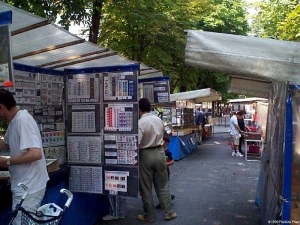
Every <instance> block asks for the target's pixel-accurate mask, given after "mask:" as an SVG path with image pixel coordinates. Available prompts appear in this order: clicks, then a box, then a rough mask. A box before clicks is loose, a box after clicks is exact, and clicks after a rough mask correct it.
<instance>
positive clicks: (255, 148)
mask: <svg viewBox="0 0 300 225" xmlns="http://www.w3.org/2000/svg"><path fill="white" fill-rule="evenodd" d="M248 153H251V154H258V153H260V146H258V145H248Z"/></svg>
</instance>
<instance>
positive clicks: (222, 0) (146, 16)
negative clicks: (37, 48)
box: [7, 0, 247, 92]
mask: <svg viewBox="0 0 300 225" xmlns="http://www.w3.org/2000/svg"><path fill="white" fill-rule="evenodd" d="M7 2H9V3H10V4H12V5H14V6H16V7H19V8H22V9H25V10H28V11H30V12H32V13H35V14H37V15H40V16H42V17H46V18H48V19H50V20H51V21H57V18H58V17H59V18H60V19H59V23H60V24H61V25H62V26H63V27H64V28H66V29H68V28H69V26H70V25H71V23H72V22H76V23H83V24H86V25H88V26H89V27H90V32H89V33H90V41H92V42H94V43H95V42H97V41H98V44H100V45H104V46H106V47H109V48H112V49H114V50H116V51H118V52H120V53H121V54H123V55H124V56H125V57H127V58H129V59H131V60H134V61H140V62H143V63H145V64H146V65H149V66H152V67H154V68H157V69H160V70H162V71H163V74H165V75H169V76H170V77H171V88H172V89H173V90H174V91H188V90H194V89H201V88H207V87H211V88H213V89H215V90H217V91H220V90H221V89H222V92H223V91H224V92H227V90H226V87H227V85H228V80H229V78H228V77H227V76H226V75H224V74H223V75H222V74H220V73H215V72H209V71H205V70H202V69H197V68H191V67H187V66H186V65H185V62H184V58H185V45H186V34H185V30H187V29H202V30H206V31H213V32H223V33H231V34H246V32H247V21H246V14H245V8H244V5H243V2H242V1H241V0H72V1H69V0H61V1H58V0H51V1H50V0H28V1H20V0H7ZM98 32H99V33H98ZM98 34H100V35H98ZM98 36H99V39H98ZM219 89H220V90H219ZM173 90H172V91H173Z"/></svg>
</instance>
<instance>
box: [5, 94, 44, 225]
mask: <svg viewBox="0 0 300 225" xmlns="http://www.w3.org/2000/svg"><path fill="white" fill-rule="evenodd" d="M0 119H1V120H2V119H5V120H6V121H7V122H8V123H9V125H8V128H7V131H6V134H5V136H4V139H3V140H0V150H7V149H9V150H10V157H9V158H4V157H0V167H8V169H9V172H10V181H11V191H12V203H13V204H12V208H13V209H15V207H16V205H17V204H18V203H19V202H20V201H21V197H22V194H23V193H24V190H22V188H21V187H18V183H23V184H24V185H26V186H27V187H28V190H29V194H28V196H27V198H26V199H25V201H24V202H23V204H22V207H23V208H24V209H26V210H29V211H35V210H37V209H38V207H39V206H40V204H41V201H42V199H43V197H44V194H45V191H46V184H47V181H48V180H49V177H48V172H47V167H46V160H45V156H44V152H43V147H42V138H41V134H40V131H39V129H38V126H37V123H36V121H35V120H34V119H33V117H32V116H31V115H30V114H29V113H28V112H27V110H19V109H18V108H17V106H16V101H15V99H14V97H13V95H12V93H10V92H9V91H7V90H5V89H0ZM14 224H16V225H20V224H21V221H20V215H18V216H17V217H16V218H15V220H14Z"/></svg>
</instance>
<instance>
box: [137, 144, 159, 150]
mask: <svg viewBox="0 0 300 225" xmlns="http://www.w3.org/2000/svg"><path fill="white" fill-rule="evenodd" d="M161 147H162V145H157V146H153V147H148V148H141V150H148V149H155V148H161Z"/></svg>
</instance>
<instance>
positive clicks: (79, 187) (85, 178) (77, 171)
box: [69, 166, 103, 194]
mask: <svg viewBox="0 0 300 225" xmlns="http://www.w3.org/2000/svg"><path fill="white" fill-rule="evenodd" d="M102 179H103V177H102V167H95V166H71V167H70V175H69V190H70V191H72V192H89V193H97V194H101V193H103V188H102V182H103V181H102Z"/></svg>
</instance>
